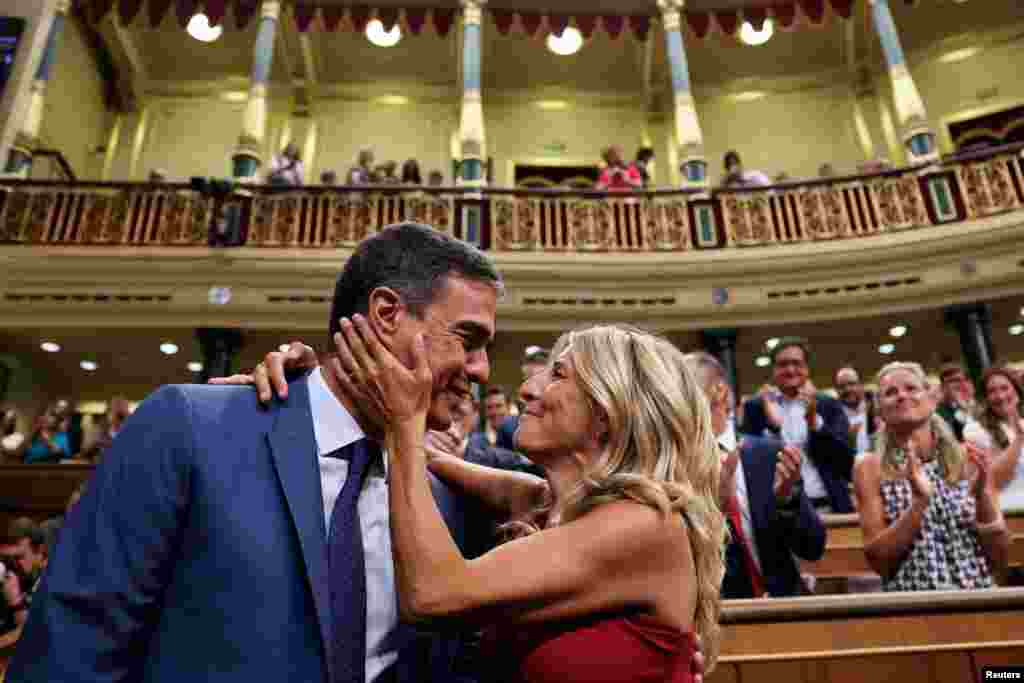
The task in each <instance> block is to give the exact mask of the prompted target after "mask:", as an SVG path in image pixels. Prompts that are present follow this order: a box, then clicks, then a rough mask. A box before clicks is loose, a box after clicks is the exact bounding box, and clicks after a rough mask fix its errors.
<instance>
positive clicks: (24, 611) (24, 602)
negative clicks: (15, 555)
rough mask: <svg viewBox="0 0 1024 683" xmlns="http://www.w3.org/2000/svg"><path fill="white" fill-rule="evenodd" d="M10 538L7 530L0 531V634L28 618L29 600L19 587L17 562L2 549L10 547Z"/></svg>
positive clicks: (19, 624) (9, 631)
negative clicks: (1, 591) (0, 589)
mask: <svg viewBox="0 0 1024 683" xmlns="http://www.w3.org/2000/svg"><path fill="white" fill-rule="evenodd" d="M11 544H12V539H11V538H10V536H9V533H8V532H0V582H2V583H3V599H2V600H0V635H5V634H8V633H11V632H13V631H14V630H16V629H17V628H19V627H20V626H22V625H23V624H24V623H25V622H26V621H27V620H28V609H29V601H28V599H27V597H26V596H25V592H24V591H23V590H22V589H21V586H22V582H21V578H20V572H19V571H18V569H17V562H16V561H15V560H13V559H8V558H7V557H6V556H5V555H4V554H2V553H3V549H5V548H8V547H10V546H11Z"/></svg>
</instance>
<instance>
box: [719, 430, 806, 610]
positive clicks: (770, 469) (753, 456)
mask: <svg viewBox="0 0 1024 683" xmlns="http://www.w3.org/2000/svg"><path fill="white" fill-rule="evenodd" d="M780 448H782V442H781V441H779V440H777V439H765V438H758V437H751V436H748V437H744V439H743V445H742V447H741V448H740V458H741V459H742V462H743V476H744V481H745V483H746V485H747V502H748V505H749V506H750V517H751V521H752V522H753V526H754V543H755V544H756V546H757V555H758V559H759V560H760V562H761V574H762V575H763V576H764V583H765V590H766V591H768V593H769V594H770V595H772V596H773V597H791V596H794V595H800V594H801V593H802V592H803V583H802V581H801V580H800V567H799V566H798V565H797V563H796V561H795V560H794V559H793V555H794V554H796V555H797V556H799V557H802V558H803V559H805V560H811V561H814V560H819V559H821V556H822V555H824V554H825V527H824V526H823V525H822V523H821V519H820V518H819V517H818V513H817V512H815V511H814V508H813V507H812V506H811V501H810V500H809V499H808V498H807V495H806V494H805V493H803V492H801V493H800V495H799V499H798V504H797V506H796V507H795V508H793V510H792V512H790V513H788V514H787V513H785V512H780V511H779V510H778V509H777V507H776V505H775V492H774V483H775V465H776V462H777V454H778V452H779V449H780ZM741 572H742V573H743V575H742V576H741V575H740V573H741ZM722 596H723V597H725V598H729V599H731V598H749V597H752V596H751V595H750V585H749V579H748V578H747V576H746V567H745V566H734V563H727V564H726V575H725V579H724V580H723V581H722Z"/></svg>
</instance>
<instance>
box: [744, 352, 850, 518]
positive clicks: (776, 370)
mask: <svg viewBox="0 0 1024 683" xmlns="http://www.w3.org/2000/svg"><path fill="white" fill-rule="evenodd" d="M809 356H810V350H809V347H808V345H807V341H806V340H804V339H800V338H798V337H788V338H785V339H782V340H780V341H779V343H778V344H777V345H776V346H775V348H774V349H772V352H771V358H772V376H773V380H774V382H775V386H776V387H777V391H776V390H774V389H773V390H770V391H764V392H762V394H761V395H760V396H757V397H756V398H753V399H750V400H748V401H747V402H746V403H745V404H744V405H743V424H742V425H741V426H740V432H741V433H742V434H748V435H750V436H767V437H773V438H776V439H781V440H782V441H783V443H785V444H786V445H787V446H796V447H797V448H799V449H800V451H801V452H802V453H803V455H804V457H803V459H802V461H801V464H800V468H801V477H802V478H803V483H804V489H805V491H806V493H807V496H808V497H809V498H810V499H811V502H812V503H813V504H814V507H815V508H817V509H819V510H821V511H831V512H837V513H839V512H853V511H854V510H853V500H852V499H851V497H850V480H851V476H852V471H853V458H854V452H853V449H852V448H851V447H850V442H849V433H850V423H849V421H848V420H847V417H846V413H845V412H844V411H843V406H842V404H841V403H839V401H837V400H835V399H834V398H832V397H830V396H827V395H825V394H819V393H817V391H816V390H815V389H814V387H813V386H812V385H811V384H810V382H808V379H807V378H808V367H807V364H808V362H809V361H810V357H809Z"/></svg>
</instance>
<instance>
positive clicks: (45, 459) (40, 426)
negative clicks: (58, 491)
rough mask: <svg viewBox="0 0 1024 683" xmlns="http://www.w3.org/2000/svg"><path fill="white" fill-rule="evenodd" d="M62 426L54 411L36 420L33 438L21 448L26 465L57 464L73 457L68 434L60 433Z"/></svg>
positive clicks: (48, 411) (51, 410) (47, 412)
mask: <svg viewBox="0 0 1024 683" xmlns="http://www.w3.org/2000/svg"><path fill="white" fill-rule="evenodd" d="M60 424H61V418H60V417H58V416H57V414H56V413H55V412H54V411H53V409H50V410H47V411H46V412H44V413H43V414H42V415H40V416H39V417H37V418H36V421H35V425H34V426H33V428H32V434H31V436H29V438H28V439H26V440H25V442H24V443H22V446H21V447H22V454H21V455H22V458H23V459H24V461H25V463H26V464H38V463H57V462H60V461H61V460H64V459H66V458H70V457H71V445H70V442H69V441H68V434H67V432H66V431H64V432H62V431H60Z"/></svg>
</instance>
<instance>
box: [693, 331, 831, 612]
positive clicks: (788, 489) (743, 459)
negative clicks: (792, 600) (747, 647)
mask: <svg viewBox="0 0 1024 683" xmlns="http://www.w3.org/2000/svg"><path fill="white" fill-rule="evenodd" d="M686 360H687V364H688V366H689V367H690V369H691V370H692V371H693V373H694V375H695V376H696V378H697V381H698V382H699V383H700V384H701V386H702V387H703V388H704V393H705V394H706V395H707V397H708V403H709V407H710V409H711V422H712V424H713V426H714V429H715V433H716V434H717V436H718V443H719V446H720V448H721V449H722V452H723V456H722V459H723V463H722V474H721V477H720V479H719V498H720V499H721V502H722V509H723V510H724V511H725V512H726V521H727V523H728V524H729V531H730V534H731V539H730V542H729V546H728V547H727V548H726V563H725V577H724V579H723V581H722V596H723V597H725V598H728V599H736V598H754V597H762V596H765V595H768V596H772V597H789V596H795V595H801V594H804V593H806V588H805V586H804V583H803V581H802V580H801V578H800V568H799V566H798V565H797V562H796V560H795V558H794V555H797V556H799V557H802V558H804V559H805V560H812V561H813V560H818V559H821V556H822V555H823V554H824V553H825V527H824V526H823V525H822V523H821V519H820V518H819V517H818V514H817V512H815V510H814V508H813V507H812V506H811V501H810V500H809V499H808V497H807V494H806V493H805V492H804V491H803V490H802V489H803V487H802V480H801V475H800V469H801V468H800V460H801V456H800V452H799V450H797V449H796V448H795V447H793V446H783V444H782V443H781V442H780V441H779V440H777V439H769V438H762V437H749V436H748V437H744V438H743V441H742V443H741V444H737V443H736V434H735V433H734V432H733V431H732V430H731V429H730V427H729V424H728V409H729V396H730V394H729V387H728V384H727V383H726V381H725V377H726V376H725V370H724V368H723V367H722V365H721V363H719V362H718V360H717V359H716V358H715V357H714V356H712V355H711V354H708V353H705V352H703V351H698V352H695V353H690V354H687V356H686Z"/></svg>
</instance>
